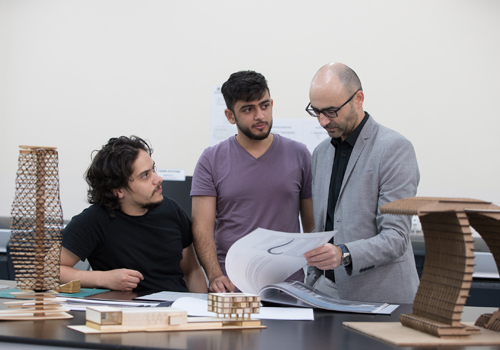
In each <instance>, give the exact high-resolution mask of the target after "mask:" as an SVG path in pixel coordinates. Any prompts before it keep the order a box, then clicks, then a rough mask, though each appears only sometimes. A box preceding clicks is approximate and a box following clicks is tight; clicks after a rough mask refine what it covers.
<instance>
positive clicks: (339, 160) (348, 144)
mask: <svg viewBox="0 0 500 350" xmlns="http://www.w3.org/2000/svg"><path fill="white" fill-rule="evenodd" d="M369 117H370V115H369V114H368V113H366V112H365V117H364V118H363V120H362V121H361V123H359V125H358V126H357V127H356V129H354V131H353V132H352V133H351V134H350V135H349V136H347V138H346V139H345V140H344V141H342V139H341V138H340V137H338V138H335V139H334V138H332V141H331V142H332V146H333V147H335V157H334V159H333V169H332V177H331V179H330V194H329V196H328V207H327V208H328V209H327V214H326V224H325V231H332V230H333V227H334V225H333V222H334V221H333V220H334V217H335V206H336V205H337V200H338V198H339V194H340V188H341V187H342V182H343V181H344V174H345V171H346V169H347V164H348V163H349V159H350V158H351V153H352V149H353V148H354V145H355V144H356V141H357V139H358V136H359V134H360V133H361V130H362V129H363V126H364V125H365V123H366V121H367V120H368V118H369ZM330 243H332V244H333V238H332V239H331V240H330ZM325 276H326V277H327V278H329V279H331V280H332V281H335V276H334V273H333V270H325Z"/></svg>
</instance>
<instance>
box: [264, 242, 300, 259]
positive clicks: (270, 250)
mask: <svg viewBox="0 0 500 350" xmlns="http://www.w3.org/2000/svg"><path fill="white" fill-rule="evenodd" d="M293 241H294V239H292V240H291V241H290V242H287V243H285V244H282V245H277V246H276V247H271V248H269V249H268V250H267V252H268V253H269V254H272V255H280V254H283V252H281V253H273V252H272V250H273V249H276V248H279V247H284V246H286V245H287V244H290V243H292V242H293Z"/></svg>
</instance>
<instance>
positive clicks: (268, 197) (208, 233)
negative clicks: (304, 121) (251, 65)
mask: <svg viewBox="0 0 500 350" xmlns="http://www.w3.org/2000/svg"><path fill="white" fill-rule="evenodd" d="M222 95H223V96H224V99H225V101H226V106H227V109H226V110H225V115H226V118H227V120H228V121H229V122H230V123H231V124H236V127H237V129H238V134H236V135H235V136H232V137H230V138H229V139H227V140H225V141H223V142H221V143H219V144H217V145H215V146H213V147H209V148H207V149H205V151H204V152H203V154H202V155H201V157H200V159H199V160H198V164H197V165H196V169H195V171H194V175H193V183H192V189H191V196H192V206H193V207H192V222H193V223H192V230H193V239H194V243H195V248H196V252H197V254H198V257H199V259H200V261H201V263H202V265H203V267H204V269H205V272H206V274H207V277H208V280H209V283H210V291H213V292H224V291H226V290H228V291H231V292H232V291H234V290H235V287H234V285H233V283H232V282H231V281H230V280H229V278H227V277H226V274H225V258H226V254H227V251H228V250H229V248H230V247H231V245H232V244H233V243H234V242H236V241H237V240H238V239H239V238H241V237H243V236H245V235H246V234H248V233H249V232H251V231H253V230H254V229H256V228H258V227H261V228H266V229H270V230H277V231H284V232H300V227H299V213H300V216H301V219H302V226H303V230H304V232H311V231H312V230H313V228H314V220H313V210H312V199H311V178H312V176H311V154H310V153H309V151H308V150H307V148H306V146H305V145H303V144H301V143H299V142H296V141H292V140H290V139H287V138H285V137H282V136H280V135H274V134H272V133H271V128H272V125H273V116H272V108H273V100H272V99H271V98H270V94H269V88H268V86H267V81H266V79H265V78H264V76H263V75H262V74H260V73H256V72H253V71H241V72H237V73H233V74H231V76H230V77H229V79H228V80H227V81H226V82H225V83H224V84H223V85H222ZM215 222H217V228H216V230H215V234H214V226H215ZM303 276H304V275H303V273H302V270H300V271H297V273H295V274H293V275H292V276H290V278H289V279H292V280H303Z"/></svg>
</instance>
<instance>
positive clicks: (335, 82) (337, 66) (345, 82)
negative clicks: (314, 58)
mask: <svg viewBox="0 0 500 350" xmlns="http://www.w3.org/2000/svg"><path fill="white" fill-rule="evenodd" d="M313 86H314V87H321V88H334V87H337V88H336V90H337V91H338V90H339V88H340V89H343V90H344V91H345V93H346V94H352V93H354V92H355V91H356V90H358V89H359V90H361V91H363V88H362V86H361V81H360V80H359V77H358V75H357V74H356V72H354V71H353V70H352V69H351V68H349V67H348V66H346V65H345V64H343V63H328V64H325V65H324V66H323V67H321V68H320V69H319V70H318V72H316V74H315V75H314V78H313V80H312V82H311V88H313ZM338 92H339V91H338Z"/></svg>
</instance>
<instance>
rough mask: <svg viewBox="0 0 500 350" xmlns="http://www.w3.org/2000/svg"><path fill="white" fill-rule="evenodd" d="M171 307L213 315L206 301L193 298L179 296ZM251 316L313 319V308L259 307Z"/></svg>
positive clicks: (263, 318)
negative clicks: (257, 312) (258, 311)
mask: <svg viewBox="0 0 500 350" xmlns="http://www.w3.org/2000/svg"><path fill="white" fill-rule="evenodd" d="M172 307H173V308H176V309H181V310H185V311H187V313H188V315H189V316H202V317H207V316H208V317H215V316H217V315H216V314H215V313H214V312H210V311H207V310H208V301H207V300H201V299H195V298H189V297H186V298H179V299H177V300H176V301H174V303H173V304H172ZM251 317H252V318H255V319H260V320H295V321H297V320H306V321H314V312H313V309H307V308H301V307H261V308H260V313H259V314H252V316H251Z"/></svg>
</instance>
